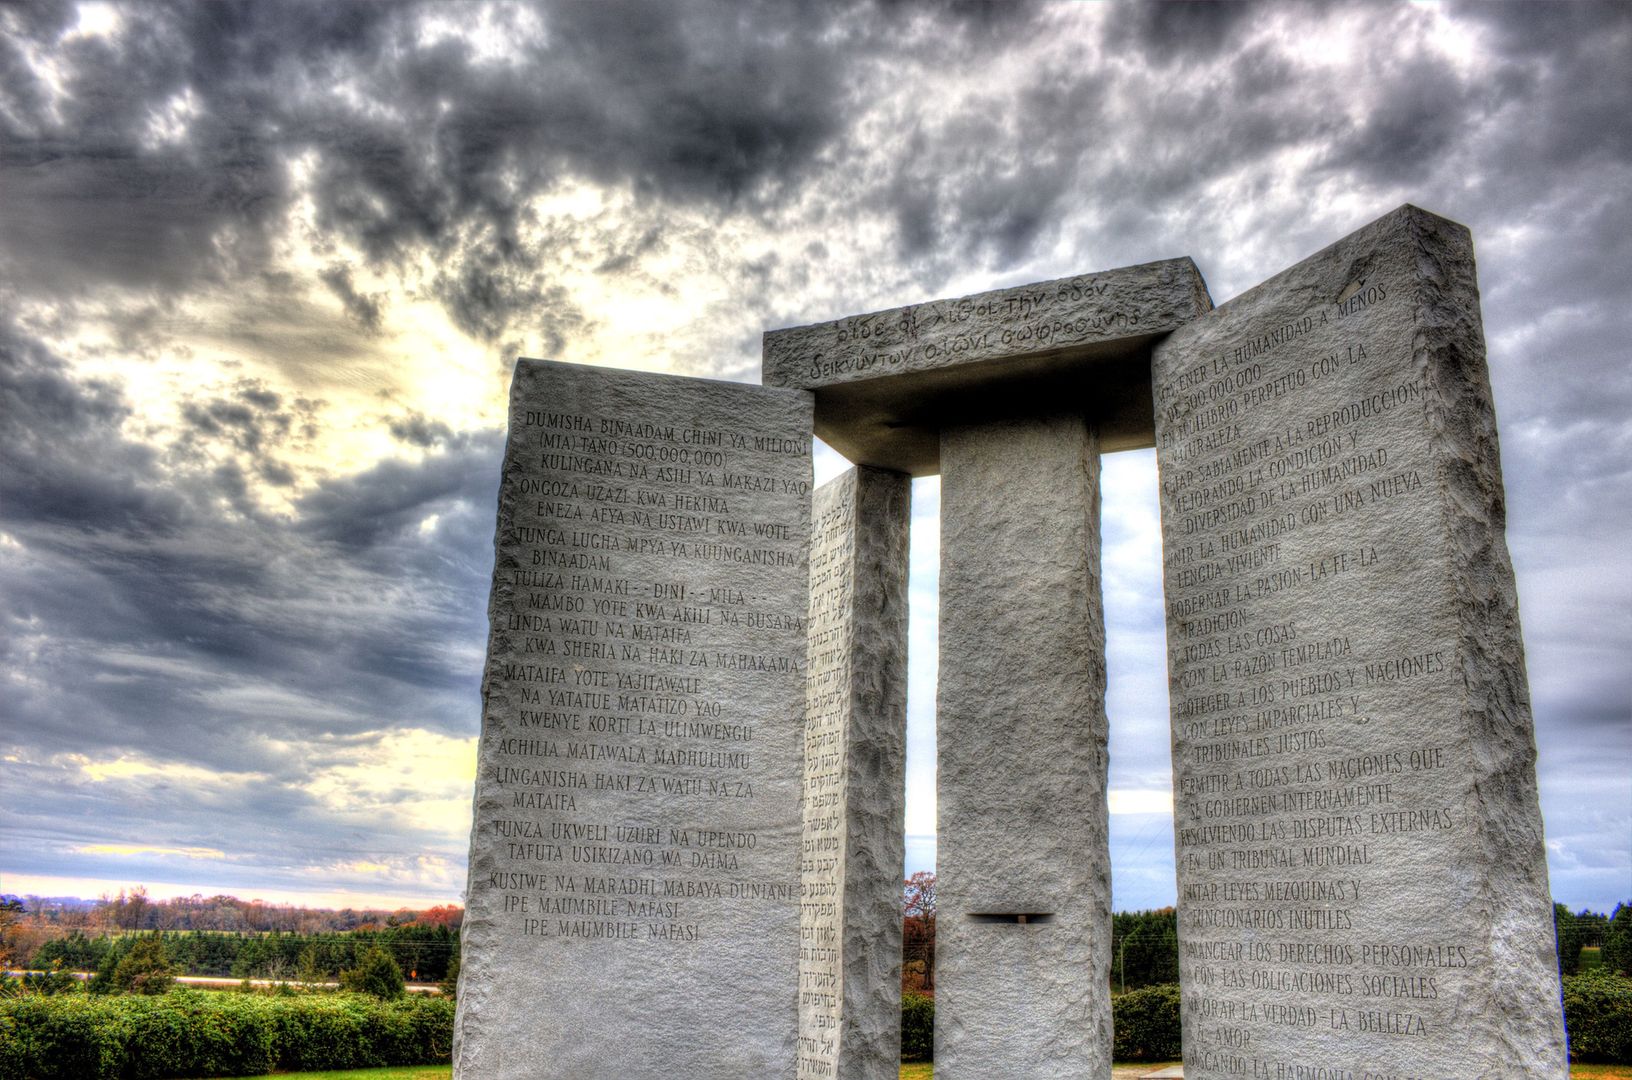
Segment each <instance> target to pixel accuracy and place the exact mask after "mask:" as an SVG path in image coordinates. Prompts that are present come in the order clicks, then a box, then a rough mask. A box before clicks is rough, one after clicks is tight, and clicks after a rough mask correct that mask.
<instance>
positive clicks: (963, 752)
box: [935, 415, 1111, 1080]
mask: <svg viewBox="0 0 1632 1080" xmlns="http://www.w3.org/2000/svg"><path fill="white" fill-rule="evenodd" d="M940 458H941V583H940V603H941V611H940V684H939V691H938V702H937V728H938V734H937V742H938V745H939V775H938V780H937V799H938V807H939V837H940V839H939V850H938V855H937V860H936V865H937V873H938V888H937V893H938V901H939V912H938V918H937V922H938V924H939V925H938V926H937V931H936V949H935V960H936V1010H935V1074H936V1077H937V1078H938V1080H1044V1078H1050V1077H1072V1078H1080V1077H1096V1078H1097V1077H1109V1076H1110V1072H1111V1004H1110V957H1111V942H1110V925H1111V911H1110V899H1111V879H1110V854H1109V851H1108V848H1107V838H1106V805H1105V770H1106V754H1105V736H1106V721H1105V617H1104V610H1103V605H1102V602H1101V597H1100V569H1099V440H1098V436H1097V434H1096V433H1095V432H1094V430H1093V429H1092V428H1091V427H1090V426H1089V424H1088V423H1087V421H1085V420H1084V419H1083V418H1082V417H1081V416H1070V415H1061V416H1050V417H1041V418H1033V417H1028V418H1024V419H1010V420H997V421H989V422H983V423H978V424H971V425H967V426H959V427H951V428H946V429H943V430H942V432H941V447H940Z"/></svg>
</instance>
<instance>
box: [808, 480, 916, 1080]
mask: <svg viewBox="0 0 1632 1080" xmlns="http://www.w3.org/2000/svg"><path fill="white" fill-rule="evenodd" d="M910 506H911V480H910V478H909V477H907V476H905V475H904V474H901V473H893V472H886V471H883V470H880V469H869V468H865V467H862V468H855V469H851V470H850V471H848V472H846V473H844V474H843V475H842V476H839V477H836V478H835V479H833V480H832V481H830V482H828V483H826V484H824V485H822V486H821V487H819V488H817V489H816V495H815V499H814V508H813V511H812V515H813V526H812V537H811V566H810V627H809V639H810V660H809V668H808V671H809V690H808V697H807V707H806V714H805V809H804V829H805V831H804V846H803V860H804V861H803V870H802V875H801V876H802V881H803V885H804V905H803V909H802V914H801V919H800V948H799V982H800V994H799V1069H798V1076H799V1077H800V1080H824V1078H826V1080H831V1078H834V1077H837V1078H839V1080H895V1077H896V1076H897V1073H898V1070H899V1068H900V1060H901V875H902V864H903V862H904V858H905V851H904V846H903V835H902V831H903V825H904V822H903V817H904V814H905V799H904V791H905V776H904V769H905V762H906V708H907V527H908V519H909V511H910Z"/></svg>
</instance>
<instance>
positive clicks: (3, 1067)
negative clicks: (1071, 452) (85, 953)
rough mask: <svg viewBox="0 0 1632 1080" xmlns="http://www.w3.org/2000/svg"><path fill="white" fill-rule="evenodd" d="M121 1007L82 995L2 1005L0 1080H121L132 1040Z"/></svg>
mask: <svg viewBox="0 0 1632 1080" xmlns="http://www.w3.org/2000/svg"><path fill="white" fill-rule="evenodd" d="M119 1004H120V1003H119V1002H118V1001H107V1000H102V999H98V998H92V997H89V996H85V995H80V994H63V995H59V996H55V997H34V996H28V997H21V998H14V999H12V1000H10V1001H4V1002H0V1080H59V1078H60V1080H69V1078H73V1080H117V1078H118V1077H119V1075H120V1072H121V1071H122V1068H123V1066H124V1063H125V1043H126V1041H127V1039H128V1038H129V1023H128V1018H127V1017H126V1016H125V1014H124V1012H123V1011H122V1010H121V1009H120V1008H119V1007H118V1006H119Z"/></svg>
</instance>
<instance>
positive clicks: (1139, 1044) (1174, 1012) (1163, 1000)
mask: <svg viewBox="0 0 1632 1080" xmlns="http://www.w3.org/2000/svg"><path fill="white" fill-rule="evenodd" d="M1111 1029H1112V1044H1111V1056H1112V1057H1114V1058H1115V1059H1116V1060H1117V1061H1172V1060H1173V1059H1175V1058H1177V1057H1180V1056H1181V1051H1180V1049H1179V1030H1180V1024H1179V987H1178V984H1177V983H1164V984H1162V985H1160V986H1147V987H1145V988H1144V989H1142V990H1130V991H1128V992H1127V993H1126V994H1119V995H1117V996H1116V997H1113V998H1112V999H1111Z"/></svg>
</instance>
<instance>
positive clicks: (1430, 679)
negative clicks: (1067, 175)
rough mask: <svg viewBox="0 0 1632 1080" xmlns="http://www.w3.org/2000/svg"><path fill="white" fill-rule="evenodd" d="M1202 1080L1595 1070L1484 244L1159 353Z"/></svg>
mask: <svg viewBox="0 0 1632 1080" xmlns="http://www.w3.org/2000/svg"><path fill="white" fill-rule="evenodd" d="M1154 375H1155V395H1156V422H1157V455H1158V462H1159V466H1160V471H1161V499H1162V536H1163V559H1164V561H1165V577H1166V584H1165V587H1166V601H1167V610H1168V622H1167V631H1168V663H1169V678H1170V688H1171V698H1172V732H1173V773H1174V804H1175V805H1174V825H1175V832H1176V841H1177V843H1176V853H1177V857H1178V878H1179V904H1178V932H1179V945H1180V971H1181V981H1182V984H1183V987H1184V992H1183V1017H1184V1020H1183V1022H1184V1051H1185V1065H1184V1068H1185V1075H1186V1076H1187V1077H1189V1078H1190V1080H1209V1078H1220V1080H1222V1078H1225V1077H1237V1076H1289V1075H1293V1073H1294V1072H1295V1073H1296V1074H1297V1075H1299V1076H1334V1077H1335V1076H1355V1077H1359V1076H1362V1075H1365V1076H1430V1075H1432V1076H1439V1075H1458V1076H1501V1077H1552V1078H1562V1077H1565V1076H1567V1074H1568V1066H1567V1064H1566V1062H1565V1051H1564V1030H1563V1025H1562V1019H1561V1014H1560V1008H1559V981H1558V967H1557V960H1556V955H1555V943H1554V936H1553V922H1552V904H1551V898H1550V896H1549V893H1548V888H1547V865H1546V860H1545V858H1544V848H1543V844H1542V828H1541V814H1540V809H1539V807H1538V805H1537V800H1536V783H1535V768H1534V762H1535V741H1534V737H1533V733H1532V729H1531V717H1530V703H1529V696H1528V691H1527V688H1526V683H1525V674H1524V648H1523V644H1522V641H1521V639H1520V636H1519V622H1518V608H1517V596H1516V593H1515V591H1514V585H1513V572H1512V567H1511V565H1510V563H1509V561H1508V554H1507V545H1506V540H1505V536H1504V518H1503V492H1502V479H1501V466H1500V461H1499V457H1498V453H1497V442H1496V424H1495V416H1494V412H1493V409H1492V406H1491V399H1490V385H1489V378H1488V375H1487V372H1486V368H1485V354H1484V340H1483V336H1482V332H1481V329H1480V314H1479V295H1478V288H1477V285H1476V283H1475V280H1474V263H1473V250H1472V244H1471V240H1470V238H1469V236H1468V233H1467V230H1466V229H1464V228H1463V227H1462V226H1460V225H1456V224H1454V223H1453V222H1449V221H1446V220H1444V219H1442V218H1438V217H1435V216H1434V215H1432V214H1428V213H1425V212H1424V211H1422V210H1418V209H1416V208H1415V207H1409V206H1407V207H1403V208H1401V209H1400V210H1397V211H1395V212H1394V213H1391V214H1389V215H1387V216H1385V217H1383V218H1381V219H1379V220H1378V221H1376V222H1373V223H1372V224H1370V225H1368V226H1366V227H1365V228H1363V229H1361V230H1360V231H1358V232H1356V233H1354V234H1353V235H1351V236H1349V237H1347V238H1345V239H1343V240H1341V241H1339V242H1338V243H1336V244H1334V245H1332V246H1331V247H1329V248H1327V249H1325V250H1324V251H1321V252H1319V253H1318V254H1316V255H1313V256H1311V257H1310V258H1308V259H1306V260H1304V261H1303V262H1301V263H1299V264H1298V265H1296V266H1294V267H1292V268H1291V269H1289V270H1287V271H1285V272H1283V273H1281V274H1279V275H1277V276H1276V277H1274V278H1272V279H1270V280H1269V281H1266V282H1265V283H1263V284H1262V285H1259V286H1257V287H1256V288H1254V289H1252V290H1250V291H1248V292H1247V293H1245V294H1243V295H1242V296H1241V297H1239V298H1237V299H1235V300H1232V301H1230V302H1229V303H1227V304H1225V305H1223V306H1222V307H1220V308H1219V309H1217V310H1216V311H1214V312H1212V313H1211V314H1209V315H1205V316H1203V317H1202V318H1200V319H1198V320H1196V321H1195V322H1192V323H1190V324H1189V325H1187V326H1184V327H1181V328H1180V329H1179V330H1177V331H1175V332H1174V334H1173V336H1172V337H1171V338H1169V339H1168V340H1167V341H1165V342H1163V343H1161V344H1160V345H1158V346H1157V348H1156V353H1155V361H1154Z"/></svg>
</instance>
